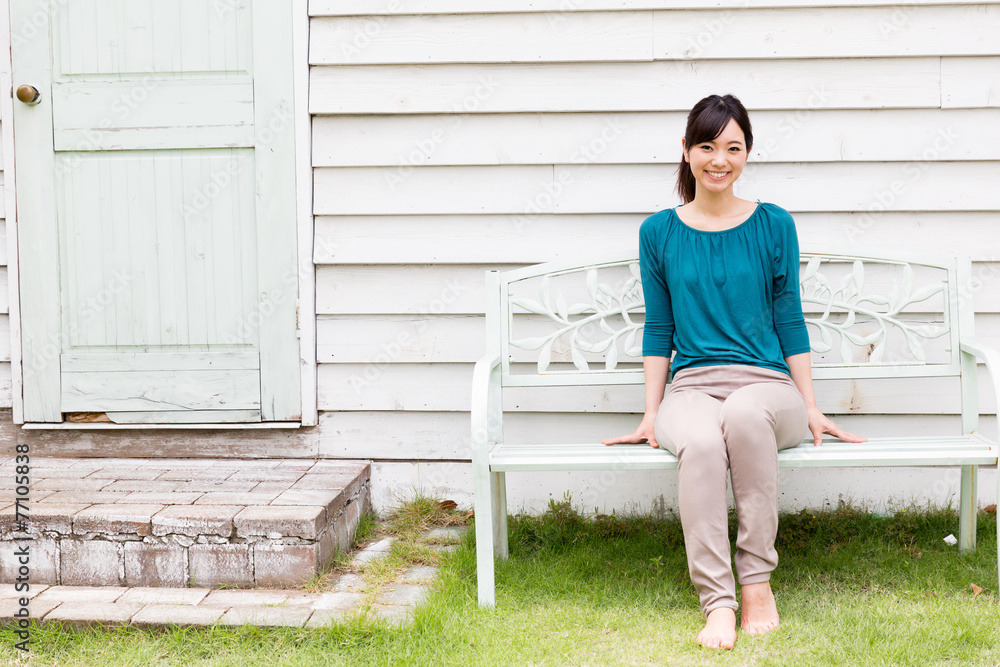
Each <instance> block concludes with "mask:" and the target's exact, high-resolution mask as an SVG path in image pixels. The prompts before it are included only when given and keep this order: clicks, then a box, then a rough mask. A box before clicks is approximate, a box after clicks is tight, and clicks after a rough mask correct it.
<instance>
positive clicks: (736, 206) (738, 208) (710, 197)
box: [687, 188, 747, 218]
mask: <svg viewBox="0 0 1000 667" xmlns="http://www.w3.org/2000/svg"><path fill="white" fill-rule="evenodd" d="M746 204H747V202H746V201H745V200H743V199H740V198H739V197H737V196H736V195H734V194H733V191H732V188H730V189H728V190H726V191H725V192H720V193H709V192H704V191H702V192H695V196H694V199H693V200H691V201H690V202H688V204H687V206H689V207H690V208H691V209H693V212H696V213H697V214H698V216H699V217H702V218H728V217H731V216H733V215H737V214H739V213H740V212H742V211H743V210H744V209H745V208H746Z"/></svg>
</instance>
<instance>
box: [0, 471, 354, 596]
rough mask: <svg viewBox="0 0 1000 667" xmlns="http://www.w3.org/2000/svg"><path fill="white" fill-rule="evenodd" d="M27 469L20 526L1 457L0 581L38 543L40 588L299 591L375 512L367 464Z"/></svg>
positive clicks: (35, 567) (33, 564)
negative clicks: (24, 550)
mask: <svg viewBox="0 0 1000 667" xmlns="http://www.w3.org/2000/svg"><path fill="white" fill-rule="evenodd" d="M28 474H29V477H30V479H31V483H30V485H29V489H30V493H29V495H28V501H27V503H22V509H21V511H22V515H23V514H25V512H24V509H25V508H26V509H27V513H26V518H27V520H26V521H24V522H23V523H21V524H19V523H18V521H17V517H16V509H17V507H16V505H15V501H16V497H17V496H16V495H15V485H14V481H15V466H14V460H13V458H10V459H7V460H4V461H2V462H0V583H13V582H15V581H16V579H17V577H18V576H19V574H18V573H19V568H20V567H21V563H20V562H19V560H18V556H17V555H16V554H17V550H18V549H19V548H22V547H23V546H24V545H28V551H29V556H28V572H29V574H28V576H29V579H30V582H31V583H32V584H48V585H63V586H129V587H133V586H143V587H149V586H153V587H184V586H219V585H227V586H238V587H254V586H257V587H262V586H263V587H273V586H296V585H298V584H301V583H302V582H303V581H308V580H309V579H311V578H313V577H314V576H316V575H317V574H318V573H320V572H322V571H323V569H324V568H325V566H326V565H327V564H328V563H329V562H330V560H331V559H332V557H333V555H334V553H335V552H336V551H338V550H339V551H346V550H348V549H349V547H350V545H351V543H352V541H353V539H354V532H355V530H356V528H357V524H358V520H359V519H360V517H361V515H362V513H363V512H364V511H365V510H366V509H368V508H369V507H370V493H369V490H370V476H371V468H370V464H369V462H367V461H343V460H337V461H331V460H312V459H254V460H234V459H93V458H87V459H81V458H37V457H32V461H31V464H30V470H29V473H28ZM18 538H31V539H30V540H24V539H18Z"/></svg>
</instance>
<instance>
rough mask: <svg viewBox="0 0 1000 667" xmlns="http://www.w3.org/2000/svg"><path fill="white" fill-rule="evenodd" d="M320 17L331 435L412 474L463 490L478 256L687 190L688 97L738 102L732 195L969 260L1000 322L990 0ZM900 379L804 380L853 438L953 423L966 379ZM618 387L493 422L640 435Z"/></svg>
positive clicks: (548, 238)
mask: <svg viewBox="0 0 1000 667" xmlns="http://www.w3.org/2000/svg"><path fill="white" fill-rule="evenodd" d="M708 4H711V5H714V6H715V8H713V9H701V8H699V7H704V6H706V5H708ZM310 13H311V15H312V19H311V21H312V26H311V37H310V63H311V65H312V67H311V94H310V111H311V113H312V114H313V115H314V120H313V132H314V134H313V163H314V167H315V186H316V190H315V213H316V216H317V217H316V244H315V256H314V259H315V263H316V274H317V312H318V317H319V322H318V353H319V362H320V366H319V409H320V410H321V411H326V412H325V414H324V415H323V418H322V420H321V424H322V425H323V426H324V428H323V430H322V431H321V434H320V438H321V450H322V451H323V452H324V453H326V454H328V455H335V456H359V457H360V456H363V457H371V458H375V459H380V460H382V461H383V462H384V463H383V466H384V470H386V471H387V472H385V475H386V477H387V478H388V477H391V478H392V479H393V480H394V481H395V482H396V483H397V484H402V485H404V486H405V485H406V483H407V480H410V481H413V482H416V481H417V480H418V479H419V480H420V481H421V483H422V484H424V483H427V481H428V480H430V484H431V485H432V486H435V485H436V486H439V487H441V486H445V487H447V486H449V485H456V486H465V485H467V484H468V477H467V473H466V471H465V470H464V468H465V466H463V465H462V464H461V463H460V462H461V461H463V460H466V459H468V457H469V453H468V444H467V443H468V438H469V435H468V428H469V422H468V412H467V411H468V409H469V404H470V402H469V389H470V381H471V376H472V365H473V362H474V361H475V360H476V359H477V358H478V357H479V356H480V355H481V354H482V352H483V351H484V343H483V340H482V336H483V331H484V328H483V317H482V312H483V278H482V274H483V270H484V269H485V268H490V267H496V268H500V269H508V268H513V267H515V266H520V265H524V264H528V263H534V262H540V261H546V260H550V259H554V258H557V257H564V256H569V255H572V254H578V253H583V252H587V251H592V250H594V249H597V248H602V247H608V246H613V247H621V246H624V245H628V244H634V243H635V238H636V233H637V230H638V226H639V224H640V223H641V222H642V220H643V219H644V218H645V217H646V216H647V215H649V214H650V213H652V212H654V211H657V210H660V209H662V208H665V207H668V206H672V205H674V204H675V203H676V200H675V197H674V195H673V193H672V187H673V181H674V173H675V165H676V163H677V160H678V159H679V157H680V147H679V143H680V141H679V140H680V137H681V136H682V134H683V129H684V121H685V115H686V111H687V110H688V109H689V108H690V107H691V106H692V105H693V103H694V102H696V101H697V100H698V99H700V98H701V97H703V96H704V95H706V94H710V93H726V92H731V93H734V94H736V95H737V96H738V97H740V98H741V99H742V100H743V101H744V103H745V104H746V105H747V107H748V108H749V109H750V111H751V116H752V119H753V122H754V131H755V137H756V145H755V146H754V150H753V154H752V165H751V166H750V167H748V169H747V172H746V173H745V175H744V177H743V179H742V182H741V185H740V192H741V194H742V195H743V196H745V197H748V198H759V199H761V200H765V201H768V200H769V201H773V202H776V203H778V204H780V205H782V206H784V207H785V208H787V209H789V210H790V211H791V212H792V213H793V214H794V215H795V218H796V221H797V224H798V230H799V236H800V240H801V244H802V246H803V248H811V247H812V248H831V247H832V248H839V249H843V250H846V251H852V252H857V253H864V252H873V253H877V252H879V251H919V252H925V253H939V252H947V253H957V254H963V253H964V254H968V255H971V256H972V258H973V260H974V262H975V264H974V274H975V276H976V281H975V284H973V285H972V286H970V287H969V289H968V290H967V294H968V295H970V296H972V298H973V299H974V303H975V307H976V310H977V317H976V327H977V332H978V333H979V335H980V337H981V338H983V339H985V340H988V341H990V342H992V343H994V344H998V343H1000V289H998V287H1000V256H998V255H1000V224H998V222H1000V215H998V213H1000V188H998V187H996V181H997V178H998V175H1000V154H998V151H997V149H996V146H997V145H998V144H1000V124H998V123H996V118H997V117H998V110H997V108H998V107H1000V41H998V40H997V39H996V35H997V34H998V33H1000V4H997V3H978V4H972V5H966V4H964V3H958V2H948V1H940V2H934V3H920V4H919V5H918V4H916V3H912V2H907V3H892V2H879V1H874V0H851V2H837V1H834V0H828V1H827V2H825V3H822V2H816V1H812V2H810V1H808V0H773V1H771V2H760V1H757V0H742V1H739V0H734V1H732V2H727V1H725V0H719V1H717V2H713V3H695V2H690V1H688V2H684V1H682V0H481V1H479V2H476V3H468V2H466V1H465V0H420V1H417V0H413V1H410V2H407V1H404V0H399V1H398V2H393V1H392V0H389V1H388V2H387V1H386V0H337V1H336V2H334V1H333V0H312V1H311V4H310ZM904 384H912V383H906V382H903V383H900V382H884V383H882V384H880V385H872V386H870V387H865V388H863V389H859V388H858V387H855V386H853V384H852V383H846V382H841V383H829V384H828V385H826V386H823V387H819V388H818V393H819V397H820V401H821V403H822V407H823V408H824V409H825V410H827V411H828V412H829V413H830V414H832V415H835V416H838V415H839V417H838V419H840V421H841V422H842V423H843V424H844V425H845V426H847V427H849V428H854V429H855V430H857V431H859V432H864V433H866V434H869V435H883V434H886V433H890V432H891V431H892V430H893V429H894V428H897V427H899V426H900V424H901V423H903V422H905V423H906V425H907V426H908V427H909V428H913V429H919V430H922V431H923V432H928V433H929V432H934V431H942V432H947V431H950V430H952V429H957V428H959V424H958V421H957V417H956V415H957V413H958V410H959V405H958V401H957V398H956V396H955V394H954V392H955V391H956V390H957V386H956V385H954V384H953V383H952V384H949V383H948V382H946V381H945V382H936V383H935V382H932V383H928V384H926V385H925V386H923V388H922V389H921V390H920V391H921V392H923V395H922V396H921V397H920V398H918V399H917V400H912V399H903V398H902V397H901V396H900V392H899V391H898V390H899V389H900V388H901V387H902V385H904ZM635 389H636V391H626V392H621V393H618V394H612V395H608V394H605V395H600V394H594V395H593V396H591V395H590V394H588V398H590V399H592V400H591V402H590V403H589V409H590V410H591V411H592V412H593V413H595V414H591V415H585V416H583V417H574V418H573V419H566V418H564V414H563V413H561V412H560V410H561V409H565V404H561V403H559V402H549V403H547V404H546V405H542V404H541V403H534V404H526V405H523V406H521V409H522V410H524V412H523V414H520V415H515V418H514V419H512V420H511V422H510V423H509V426H508V432H507V435H508V438H511V439H520V438H524V437H526V436H527V434H528V433H529V432H535V433H541V434H542V437H545V438H558V439H564V440H569V441H574V440H577V439H584V440H593V439H595V438H598V437H602V436H608V435H613V434H617V433H619V432H621V433H625V432H628V431H631V430H632V429H633V428H634V426H635V424H636V423H637V415H635V414H633V412H634V411H635V410H641V406H642V399H641V390H639V389H638V388H635ZM590 393H591V394H593V392H590ZM984 396H986V397H991V396H992V392H990V391H988V390H987V391H986V392H985V393H984ZM988 421H989V422H992V420H988ZM984 427H985V429H986V430H992V428H993V427H992V423H990V424H988V425H987V424H985V423H984ZM393 460H396V461H400V463H399V464H398V467H396V468H393V467H392V464H391V463H390V462H391V461H393ZM403 460H407V461H412V460H418V461H420V462H421V463H420V465H419V466H417V467H416V468H413V466H412V464H409V463H407V464H404V463H402V461H403ZM406 466H409V467H406ZM414 469H415V470H417V472H412V470H414ZM390 470H392V471H393V472H389V471H390ZM408 471H410V472H408ZM595 479H597V478H596V477H595ZM537 483H538V484H540V485H544V482H543V481H538V482H537ZM925 488H926V486H925ZM548 492H550V493H553V492H555V493H558V492H559V490H558V489H549V490H548ZM541 495H544V493H542V494H541Z"/></svg>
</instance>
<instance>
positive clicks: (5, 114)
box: [0, 0, 24, 424]
mask: <svg viewBox="0 0 1000 667" xmlns="http://www.w3.org/2000/svg"><path fill="white" fill-rule="evenodd" d="M10 38H11V30H10V0H0V92H2V91H5V90H12V89H13V85H12V84H13V80H12V78H11V73H12V72H13V64H12V61H11V52H10V41H11V40H10ZM0 118H2V119H3V120H2V123H0V141H2V143H3V157H4V161H3V165H2V166H3V189H4V205H5V209H6V211H5V214H6V217H5V225H4V226H5V227H6V237H7V255H6V259H7V287H8V292H7V293H8V295H9V297H8V301H9V304H8V309H9V310H8V312H9V341H10V348H9V349H10V376H11V403H12V417H13V420H14V423H15V424H23V423H24V396H23V386H24V381H23V376H22V369H21V299H20V283H19V281H18V255H17V191H16V189H15V185H16V184H15V178H16V177H15V174H14V98H13V97H12V96H9V95H3V94H0Z"/></svg>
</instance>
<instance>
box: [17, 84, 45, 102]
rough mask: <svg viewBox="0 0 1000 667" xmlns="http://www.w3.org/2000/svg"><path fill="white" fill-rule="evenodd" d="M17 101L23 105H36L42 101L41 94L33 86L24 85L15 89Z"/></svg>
mask: <svg viewBox="0 0 1000 667" xmlns="http://www.w3.org/2000/svg"><path fill="white" fill-rule="evenodd" d="M17 99H19V100H21V101H22V102H24V103H25V104H38V103H39V102H40V101H41V100H42V94H41V93H40V92H38V89H37V88H35V87H34V86H29V85H28V84H24V85H23V86H18V87H17Z"/></svg>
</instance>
